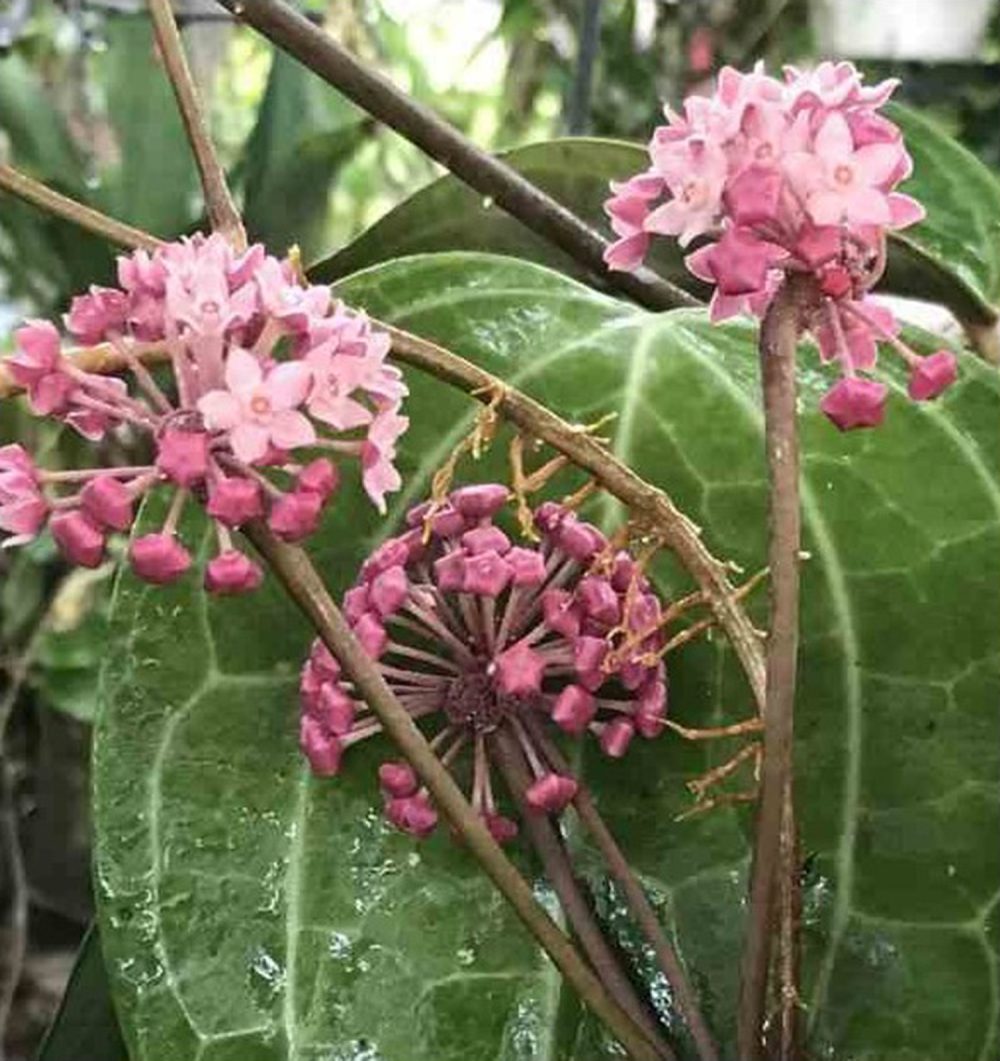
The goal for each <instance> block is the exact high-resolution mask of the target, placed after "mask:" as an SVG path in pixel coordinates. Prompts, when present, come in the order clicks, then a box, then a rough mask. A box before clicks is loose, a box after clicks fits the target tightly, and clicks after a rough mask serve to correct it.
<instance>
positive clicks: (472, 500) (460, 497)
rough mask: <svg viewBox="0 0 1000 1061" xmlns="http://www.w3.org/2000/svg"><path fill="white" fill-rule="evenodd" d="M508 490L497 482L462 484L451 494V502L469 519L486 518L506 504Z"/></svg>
mask: <svg viewBox="0 0 1000 1061" xmlns="http://www.w3.org/2000/svg"><path fill="white" fill-rule="evenodd" d="M509 496H510V491H509V490H508V489H507V487H506V486H501V485H500V484H499V483H483V484H482V485H476V486H463V487H460V488H459V489H458V490H456V491H454V493H452V495H451V503H452V504H453V505H454V506H455V508H456V509H458V511H459V512H461V513H462V515H463V516H467V517H468V518H469V519H487V518H489V517H490V516H492V515H494V514H495V513H497V512H499V511H500V509H501V508H503V506H504V505H505V504H506V502H507V498H508V497H509Z"/></svg>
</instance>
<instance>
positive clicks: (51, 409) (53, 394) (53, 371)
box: [7, 320, 76, 416]
mask: <svg viewBox="0 0 1000 1061" xmlns="http://www.w3.org/2000/svg"><path fill="white" fill-rule="evenodd" d="M14 341H15V343H16V344H17V350H16V351H15V353H14V354H13V355H12V356H11V357H10V358H9V359H8V360H7V368H8V370H9V372H10V375H11V378H12V379H13V380H14V382H15V383H17V384H19V385H20V386H22V387H24V388H25V389H26V390H27V392H28V397H29V399H30V401H31V407H32V409H33V410H34V411H35V412H36V413H37V414H38V415H39V416H50V415H55V416H59V415H61V414H62V413H64V412H66V411H67V409H68V408H69V399H70V396H71V395H72V393H73V391H74V390H75V389H76V384H75V383H74V382H73V380H72V379H70V377H69V376H68V375H66V373H65V372H64V371H63V369H62V354H61V353H60V341H59V333H58V332H57V331H56V329H55V326H54V325H52V324H50V323H49V321H43V320H33V321H29V322H28V323H27V324H26V325H25V326H24V327H23V328H18V329H17V331H16V332H15V333H14Z"/></svg>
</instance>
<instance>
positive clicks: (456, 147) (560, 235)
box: [219, 0, 698, 310]
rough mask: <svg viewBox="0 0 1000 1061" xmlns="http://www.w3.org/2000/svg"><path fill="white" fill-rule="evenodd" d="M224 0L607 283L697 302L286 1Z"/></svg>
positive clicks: (633, 294)
mask: <svg viewBox="0 0 1000 1061" xmlns="http://www.w3.org/2000/svg"><path fill="white" fill-rule="evenodd" d="M219 2H220V3H221V4H222V6H223V7H225V8H227V9H228V10H230V11H231V12H232V13H233V14H234V15H236V16H237V17H238V18H240V19H241V20H242V21H244V22H247V23H249V24H250V25H251V26H253V27H254V29H256V30H258V31H259V32H260V33H262V34H263V35H264V36H265V37H267V38H268V40H270V41H272V42H273V43H274V44H276V45H277V46H278V47H279V48H281V49H282V50H283V51H285V52H287V53H288V54H289V55H292V56H294V57H295V58H296V59H298V60H299V62H301V63H302V64H303V65H304V66H307V67H308V68H309V69H310V70H312V71H313V73H315V74H318V75H319V76H320V77H321V78H323V80H324V81H326V82H327V83H328V84H330V85H332V86H333V87H334V88H336V89H337V90H338V91H340V92H342V93H343V94H344V95H345V96H347V97H348V98H349V99H351V100H353V101H354V102H355V103H357V104H358V106H360V107H361V108H362V109H363V110H365V111H367V112H368V113H369V114H370V115H371V116H372V117H373V118H376V119H377V120H378V121H380V122H382V123H384V124H385V125H388V126H389V127H390V128H392V129H395V130H396V132H398V133H400V134H401V135H402V136H404V137H405V138H406V139H407V140H409V141H410V143H412V144H415V145H416V146H417V147H419V148H420V149H421V150H422V151H423V152H425V153H426V154H427V155H429V156H430V157H431V158H433V159H436V160H437V161H438V162H440V163H441V165H443V166H445V167H446V168H447V169H448V170H449V171H450V172H451V173H453V174H454V175H455V176H456V177H458V178H460V179H461V180H463V181H464V182H465V183H466V184H468V185H469V187H470V188H473V189H475V190H476V191H477V192H479V193H480V194H481V195H485V196H488V197H489V198H490V199H492V200H493V201H494V202H495V203H496V205H497V206H499V207H500V208H501V209H502V210H505V211H506V212H507V213H508V214H510V215H511V216H512V217H514V218H516V219H517V220H518V221H520V222H522V224H524V225H525V226H526V227H527V228H529V229H530V230H531V231H532V232H534V233H536V234H537V235H539V236H541V237H542V238H543V239H546V240H548V241H549V242H550V243H554V244H555V245H556V246H557V247H559V248H561V249H562V250H564V251H565V252H566V253H567V254H568V255H569V256H570V257H571V258H573V259H574V260H575V261H577V262H579V263H580V264H581V265H582V266H584V267H585V268H586V269H588V270H589V271H590V272H592V273H593V274H594V275H596V276H598V277H600V278H601V279H602V280H603V281H604V282H605V283H607V284H610V285H611V286H612V287H615V288H617V289H618V290H619V291H621V292H623V293H624V294H626V295H628V296H629V297H630V298H633V299H634V300H635V301H636V302H638V303H640V304H641V305H643V306H646V307H648V308H649V309H654V310H663V309H671V308H673V307H675V306H692V305H698V301H697V299H695V298H693V297H692V296H691V295H689V294H688V293H687V292H686V291H684V290H683V289H681V288H679V287H677V286H676V285H674V284H671V283H670V282H669V281H667V280H664V279H663V278H662V277H660V276H657V275H656V273H654V272H652V270H650V269H641V270H639V272H637V273H635V274H632V273H623V272H614V271H610V270H609V269H608V268H607V266H606V265H605V264H604V251H605V249H606V248H607V244H606V242H605V241H604V240H603V239H602V238H601V236H600V235H599V234H598V233H597V232H595V231H594V230H593V229H592V228H591V227H590V226H589V225H587V224H585V223H584V222H583V221H581V220H580V218H578V217H577V216H576V215H575V214H574V213H573V212H572V211H570V210H568V209H567V208H566V207H565V206H563V205H562V204H561V203H559V202H557V201H556V200H555V199H553V198H552V197H551V196H549V195H547V194H546V193H545V192H543V191H542V190H541V189H540V188H538V187H536V186H535V185H534V184H532V183H531V181H529V180H528V179H527V178H526V177H524V176H522V175H521V174H520V173H518V172H517V171H516V170H515V169H512V168H511V167H510V166H508V165H507V164H506V163H505V162H502V161H501V160H500V159H498V158H496V157H494V156H493V155H490V154H487V153H486V152H485V151H482V150H481V149H480V148H478V147H476V145H475V144H474V143H472V141H471V140H469V139H468V138H467V137H465V136H463V135H462V133H460V132H459V131H458V130H457V129H456V128H455V127H454V126H452V125H450V124H449V123H448V122H446V121H444V120H443V119H442V118H440V117H439V116H438V115H437V114H435V113H434V112H433V111H432V110H430V108H428V107H426V106H424V105H423V104H422V103H418V102H416V101H415V100H413V99H411V98H410V97H409V96H408V95H407V94H406V93H405V92H402V91H401V90H400V89H398V88H397V87H396V86H395V85H394V84H393V83H392V82H391V81H389V79H388V78H386V77H384V76H383V75H382V74H380V73H378V71H376V70H372V69H369V68H368V67H367V66H366V65H365V64H364V63H362V62H360V61H359V60H358V59H357V58H356V57H355V56H353V55H352V54H351V53H350V52H349V51H348V50H347V49H346V48H344V47H342V46H341V45H340V44H338V43H337V41H335V40H334V39H333V38H332V37H330V36H329V35H328V34H326V33H324V31H323V30H322V29H320V28H319V27H318V26H314V25H313V24H312V23H311V22H310V21H309V20H308V19H307V18H305V17H304V16H303V15H301V14H299V12H298V11H296V10H295V9H294V8H292V7H290V6H289V5H288V4H285V3H282V2H281V0H219Z"/></svg>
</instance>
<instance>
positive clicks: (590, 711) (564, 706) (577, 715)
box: [552, 685, 597, 735]
mask: <svg viewBox="0 0 1000 1061" xmlns="http://www.w3.org/2000/svg"><path fill="white" fill-rule="evenodd" d="M596 713H597V704H596V702H595V701H594V698H593V696H591V694H590V693H588V692H587V690H586V689H584V688H583V687H582V686H579V685H567V686H566V688H565V689H563V691H562V692H561V693H560V694H559V696H558V698H557V699H556V702H555V706H554V707H553V708H552V721H553V722H555V724H556V725H557V726H559V727H560V728H561V729H564V730H565V731H566V732H567V733H572V734H575V735H577V734H580V733H583V731H584V730H585V729H586V728H587V727H588V726H589V725H590V723H591V722H592V721H593V718H594V715H595V714H596Z"/></svg>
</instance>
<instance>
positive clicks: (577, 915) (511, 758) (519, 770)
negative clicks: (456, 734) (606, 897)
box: [490, 727, 674, 1059]
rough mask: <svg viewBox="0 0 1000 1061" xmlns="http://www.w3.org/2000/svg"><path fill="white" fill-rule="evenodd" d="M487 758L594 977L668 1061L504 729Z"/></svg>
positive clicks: (659, 1036) (493, 739)
mask: <svg viewBox="0 0 1000 1061" xmlns="http://www.w3.org/2000/svg"><path fill="white" fill-rule="evenodd" d="M490 749H491V755H490V758H491V759H492V760H493V762H494V763H495V764H496V765H497V767H498V768H499V770H500V773H501V774H502V775H503V779H504V783H505V784H506V786H507V788H508V790H509V791H510V794H511V795H512V796H513V798H514V802H515V803H516V804H517V807H518V810H519V811H520V813H521V821H522V824H523V828H524V830H525V832H526V833H527V834H528V838H529V840H530V841H531V845H532V847H533V848H534V849H535V852H536V854H537V855H538V857H539V859H540V860H541V863H542V867H543V869H544V870H545V876H546V878H547V879H548V881H549V883H550V884H551V885H552V887H553V888H554V889H555V893H556V895H557V896H558V897H559V904H560V905H561V906H562V908H563V912H564V913H565V914H566V919H567V920H568V921H569V923H570V925H571V926H572V929H573V931H574V933H575V934H576V937H577V939H579V941H580V944H581V946H582V947H583V950H584V953H586V955H587V957H588V958H589V959H590V963H591V965H592V966H593V967H594V970H595V971H596V973H597V975H598V976H599V977H600V979H601V983H602V984H604V986H605V988H606V989H607V991H608V993H609V994H610V995H611V996H612V997H613V998H614V999H615V1000H616V1001H617V1002H618V1004H619V1005H620V1006H621V1007H622V1009H624V1010H625V1011H626V1013H628V1015H629V1016H630V1017H631V1018H632V1019H633V1020H634V1021H635V1022H636V1024H638V1025H639V1026H640V1027H641V1028H642V1030H643V1031H644V1032H645V1033H646V1036H647V1038H648V1039H649V1041H650V1042H651V1043H653V1044H654V1045H655V1046H656V1048H657V1052H658V1053H659V1054H660V1056H661V1057H664V1058H668V1059H673V1058H674V1053H673V1051H672V1050H671V1049H670V1047H669V1045H668V1044H667V1043H666V1042H665V1041H664V1039H663V1035H662V1033H661V1031H660V1029H659V1028H658V1027H657V1026H656V1022H655V1021H654V1020H653V1018H652V1016H651V1015H650V1013H649V1012H648V1011H647V1009H646V1007H645V1006H644V1005H643V1003H642V1000H641V999H640V998H639V996H638V994H637V993H636V990H635V988H634V986H633V985H632V983H631V981H630V980H629V978H628V975H627V974H626V972H625V970H624V969H623V968H622V965H621V962H620V961H619V959H618V956H617V955H616V954H615V952H614V951H613V950H612V948H611V946H610V944H609V943H608V941H607V939H606V938H605V936H604V933H603V931H602V930H601V926H600V925H599V924H598V921H597V918H596V917H595V916H594V912H593V910H592V909H591V907H590V904H589V903H588V901H587V900H586V899H585V898H584V896H583V893H582V892H581V890H580V886H579V885H578V883H577V880H576V876H575V874H574V873H573V864H572V863H571V862H570V859H569V855H568V854H567V853H566V848H565V846H564V844H563V842H562V838H561V837H560V836H559V833H558V832H557V830H556V827H555V826H554V825H553V824H552V821H551V819H550V818H549V817H548V816H547V815H544V814H539V813H538V812H537V811H535V810H532V808H531V807H529V806H528V804H527V803H526V802H525V799H524V794H525V792H526V791H527V789H528V786H529V785H530V784H531V780H532V778H531V773H530V771H529V769H528V764H527V762H526V761H525V758H524V753H523V752H522V751H521V749H520V747H519V746H518V743H517V738H516V737H515V736H514V734H513V733H512V732H511V731H510V730H509V728H507V727H501V728H500V729H498V730H496V731H495V732H494V733H493V734H492V735H491V737H490Z"/></svg>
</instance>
